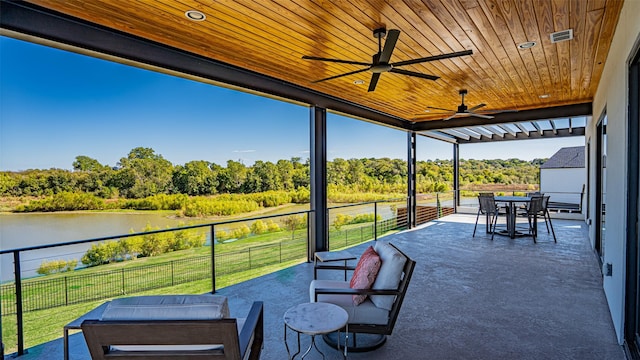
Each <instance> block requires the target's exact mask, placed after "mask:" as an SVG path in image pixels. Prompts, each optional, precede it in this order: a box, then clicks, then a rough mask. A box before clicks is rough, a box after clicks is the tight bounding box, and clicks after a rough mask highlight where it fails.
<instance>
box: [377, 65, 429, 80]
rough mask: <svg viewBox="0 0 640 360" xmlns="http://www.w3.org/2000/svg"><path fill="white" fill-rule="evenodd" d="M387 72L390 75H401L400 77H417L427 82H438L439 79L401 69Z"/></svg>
mask: <svg viewBox="0 0 640 360" xmlns="http://www.w3.org/2000/svg"><path fill="white" fill-rule="evenodd" d="M389 72H392V73H396V74H402V75H409V76H414V77H419V78H423V79H427V80H438V79H440V77H439V76H435V75H428V74H421V73H417V72H415V71H407V70H401V69H393V68H392V69H391V70H389Z"/></svg>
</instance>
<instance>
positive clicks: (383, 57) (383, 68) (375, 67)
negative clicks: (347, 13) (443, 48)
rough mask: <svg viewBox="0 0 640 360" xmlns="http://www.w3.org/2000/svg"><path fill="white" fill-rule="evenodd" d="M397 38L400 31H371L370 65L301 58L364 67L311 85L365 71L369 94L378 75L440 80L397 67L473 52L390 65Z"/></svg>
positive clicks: (314, 57) (436, 77)
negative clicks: (375, 49)
mask: <svg viewBox="0 0 640 360" xmlns="http://www.w3.org/2000/svg"><path fill="white" fill-rule="evenodd" d="M399 36H400V30H395V29H391V30H389V31H387V30H386V29H385V28H379V29H375V30H373V37H374V38H376V39H378V52H377V53H376V54H374V55H373V56H372V60H371V62H370V63H365V62H360V61H351V60H341V59H328V58H322V57H317V56H307V55H305V56H303V57H302V58H303V59H305V60H317V61H326V62H333V63H341V64H350V65H360V66H366V68H364V69H359V70H355V71H350V72H348V73H344V74H340V75H335V76H330V77H326V78H324V79H320V80H315V81H313V83H319V82H323V81H327V80H333V79H337V78H341V77H344V76H348V75H354V74H358V73H361V72H365V71H370V72H371V73H372V74H371V81H370V82H369V89H368V91H369V92H371V91H374V90H375V89H376V86H377V84H378V80H379V79H380V75H381V74H382V73H386V72H390V73H396V74H401V75H407V76H413V77H418V78H422V79H427V80H437V79H439V78H440V77H439V76H435V75H429V74H422V73H418V72H414V71H409V70H403V69H398V67H401V66H405V65H413V64H419V63H424V62H429V61H436V60H443V59H449V58H453V57H458V56H464V55H471V54H473V51H471V50H465V51H458V52H454V53H449V54H442V55H435V56H428V57H424V58H419V59H413V60H406V61H398V62H394V63H392V62H390V60H391V55H392V53H393V50H394V49H395V47H396V42H397V41H398V37H399ZM384 37H386V40H385V42H384V47H383V46H382V38H384Z"/></svg>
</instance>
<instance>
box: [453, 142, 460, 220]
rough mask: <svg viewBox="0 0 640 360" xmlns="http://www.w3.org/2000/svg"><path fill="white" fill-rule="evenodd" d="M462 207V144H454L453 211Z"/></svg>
mask: <svg viewBox="0 0 640 360" xmlns="http://www.w3.org/2000/svg"><path fill="white" fill-rule="evenodd" d="M458 206H460V144H453V211H454V212H455V213H457V212H458Z"/></svg>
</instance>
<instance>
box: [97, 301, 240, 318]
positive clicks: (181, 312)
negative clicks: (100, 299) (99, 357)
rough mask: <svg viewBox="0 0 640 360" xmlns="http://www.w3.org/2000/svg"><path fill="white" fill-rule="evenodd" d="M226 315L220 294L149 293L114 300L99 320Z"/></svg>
mask: <svg viewBox="0 0 640 360" xmlns="http://www.w3.org/2000/svg"><path fill="white" fill-rule="evenodd" d="M228 317H229V305H228V302H227V298H226V297H224V296H219V295H152V296H134V297H129V298H121V299H115V300H113V301H111V302H110V303H109V304H108V305H107V307H106V308H105V310H104V313H103V314H102V318H101V319H100V320H125V321H126V320H215V319H221V318H228Z"/></svg>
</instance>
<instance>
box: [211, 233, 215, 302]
mask: <svg viewBox="0 0 640 360" xmlns="http://www.w3.org/2000/svg"><path fill="white" fill-rule="evenodd" d="M215 228H216V226H215V225H213V224H211V293H212V294H215V293H216V251H215V249H216V246H215V245H216V233H215Z"/></svg>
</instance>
